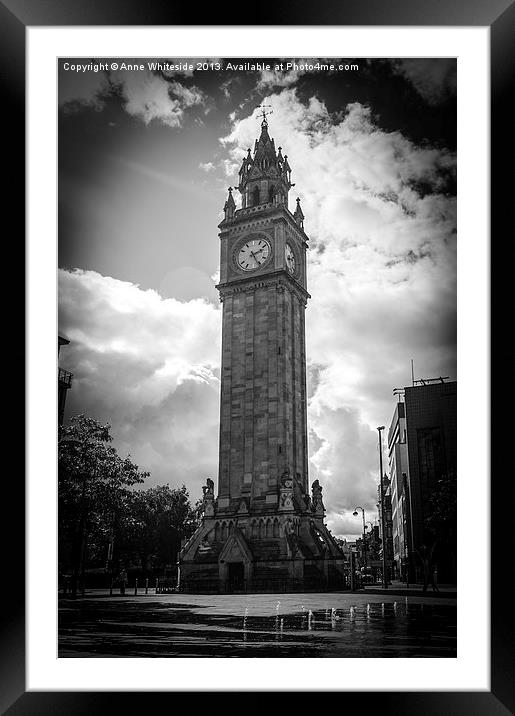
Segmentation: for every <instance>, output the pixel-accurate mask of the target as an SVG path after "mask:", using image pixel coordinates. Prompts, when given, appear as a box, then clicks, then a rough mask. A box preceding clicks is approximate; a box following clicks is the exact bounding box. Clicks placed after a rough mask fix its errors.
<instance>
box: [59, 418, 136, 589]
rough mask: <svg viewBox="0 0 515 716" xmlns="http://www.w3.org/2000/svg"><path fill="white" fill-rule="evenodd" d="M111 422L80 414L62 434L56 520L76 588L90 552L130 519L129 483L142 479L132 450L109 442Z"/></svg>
mask: <svg viewBox="0 0 515 716" xmlns="http://www.w3.org/2000/svg"><path fill="white" fill-rule="evenodd" d="M110 429H111V428H110V425H109V424H104V425H102V424H101V423H99V422H98V421H96V420H94V419H93V418H88V417H86V416H85V415H77V416H75V417H73V418H72V419H71V420H70V423H69V425H67V426H61V427H60V430H59V440H58V523H59V561H60V566H61V568H66V567H71V572H72V574H71V578H72V579H71V587H72V594H73V595H76V593H77V586H78V582H79V579H83V577H84V568H85V562H86V553H87V550H88V548H89V549H90V550H92V552H93V553H95V552H98V550H102V549H106V546H107V544H108V543H109V541H110V540H111V541H112V539H113V535H114V533H115V532H116V530H117V529H119V528H120V522H121V521H123V520H124V519H126V515H127V510H126V509H125V508H126V507H127V504H128V503H129V501H130V499H131V498H130V491H129V488H130V487H131V486H133V485H135V484H137V483H141V482H143V481H144V479H145V477H147V476H148V474H149V473H146V472H140V471H139V469H138V466H137V465H135V464H134V463H133V462H132V461H131V460H130V456H127V457H126V458H121V457H120V456H119V455H118V453H117V451H116V449H115V448H114V447H113V446H112V445H111V442H112V436H111V433H110Z"/></svg>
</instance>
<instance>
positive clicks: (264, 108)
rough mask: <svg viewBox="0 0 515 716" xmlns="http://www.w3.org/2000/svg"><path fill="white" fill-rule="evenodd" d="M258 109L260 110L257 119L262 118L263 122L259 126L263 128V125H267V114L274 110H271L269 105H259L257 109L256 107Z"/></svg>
mask: <svg viewBox="0 0 515 716" xmlns="http://www.w3.org/2000/svg"><path fill="white" fill-rule="evenodd" d="M258 109H260V110H261V113H260V114H258V117H263V121H262V122H261V126H263V125H265V126H266V125H267V124H268V122H267V121H266V117H267V115H268V114H272V113H273V111H274V110H273V109H272V106H271V105H269V104H260V105H259V107H258ZM267 110H268V111H267Z"/></svg>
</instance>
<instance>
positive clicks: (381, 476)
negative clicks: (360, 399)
mask: <svg viewBox="0 0 515 716" xmlns="http://www.w3.org/2000/svg"><path fill="white" fill-rule="evenodd" d="M384 427H385V426H384V425H381V427H380V428H377V433H378V436H379V494H380V495H381V525H382V532H383V535H382V536H383V544H382V553H383V589H388V577H387V574H386V524H385V519H384V484H383V443H382V440H381V437H382V436H381V431H382V430H384Z"/></svg>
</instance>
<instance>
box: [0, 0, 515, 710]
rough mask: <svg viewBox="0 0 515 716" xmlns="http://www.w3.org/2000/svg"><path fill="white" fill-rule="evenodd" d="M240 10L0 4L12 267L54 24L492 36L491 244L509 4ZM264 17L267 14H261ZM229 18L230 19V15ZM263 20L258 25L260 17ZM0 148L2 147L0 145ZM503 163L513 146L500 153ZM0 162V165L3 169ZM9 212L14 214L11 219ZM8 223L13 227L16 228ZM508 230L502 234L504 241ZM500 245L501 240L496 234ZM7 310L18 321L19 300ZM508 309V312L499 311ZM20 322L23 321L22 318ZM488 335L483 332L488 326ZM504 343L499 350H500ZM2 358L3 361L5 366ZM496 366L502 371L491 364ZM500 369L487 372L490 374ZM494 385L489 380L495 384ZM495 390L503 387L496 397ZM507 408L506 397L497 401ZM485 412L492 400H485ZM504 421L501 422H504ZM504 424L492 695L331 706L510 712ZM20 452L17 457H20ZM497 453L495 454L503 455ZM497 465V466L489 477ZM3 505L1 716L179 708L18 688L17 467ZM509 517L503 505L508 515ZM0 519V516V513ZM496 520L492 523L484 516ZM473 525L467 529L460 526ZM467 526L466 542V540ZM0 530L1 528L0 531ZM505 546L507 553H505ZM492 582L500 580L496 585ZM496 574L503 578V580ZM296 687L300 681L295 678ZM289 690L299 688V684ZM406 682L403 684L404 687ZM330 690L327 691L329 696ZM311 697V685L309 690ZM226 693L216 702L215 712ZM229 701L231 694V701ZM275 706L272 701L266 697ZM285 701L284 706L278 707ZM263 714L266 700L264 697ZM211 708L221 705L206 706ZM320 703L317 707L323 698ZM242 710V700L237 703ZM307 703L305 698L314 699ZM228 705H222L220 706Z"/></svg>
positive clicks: (507, 137) (357, 696) (501, 197)
mask: <svg viewBox="0 0 515 716" xmlns="http://www.w3.org/2000/svg"><path fill="white" fill-rule="evenodd" d="M254 10H255V12H254V13H252V9H250V10H247V11H246V12H244V13H243V14H242V12H241V11H240V9H239V7H238V6H234V5H231V6H230V7H224V6H222V7H221V6H220V5H218V4H216V5H215V4H211V5H209V6H203V8H202V23H199V22H198V19H199V18H198V15H199V6H196V5H194V4H185V3H180V4H179V3H178V4H176V5H175V6H171V4H170V2H168V1H167V0H152V1H151V0H146V2H144V3H143V2H136V0H105V2H104V3H97V2H89V3H86V2H85V0H46V1H45V2H42V1H41V0H3V2H0V56H1V60H2V63H1V74H0V81H1V83H2V90H3V92H2V98H3V101H4V107H5V108H6V110H4V113H3V114H4V117H3V119H4V122H5V125H4V126H5V129H4V138H8V141H7V142H6V144H8V145H9V147H10V148H11V150H12V151H13V156H12V161H11V162H10V165H9V167H10V168H9V182H8V185H7V187H6V192H7V196H5V194H4V202H5V203H4V206H6V207H9V211H10V212H12V215H13V216H14V215H15V216H16V217H17V221H18V227H19V228H17V229H16V233H17V235H16V240H14V241H12V242H11V248H12V251H13V252H14V261H18V262H21V264H22V265H24V254H25V249H24V237H23V236H22V232H23V228H22V227H23V226H24V221H23V220H22V218H21V217H23V216H25V204H24V197H25V163H24V149H23V148H24V146H25V129H24V127H25V95H24V88H25V37H26V35H25V32H26V28H27V27H28V26H64V25H70V26H74V25H124V26H126V25H199V24H202V25H222V26H227V25H267V24H270V25H297V26H298V25H347V26H349V25H360V26H366V25H384V26H409V25H413V26H424V25H425V26H487V27H489V28H490V33H491V35H490V36H491V102H492V114H491V157H492V163H491V169H492V179H493V181H492V192H491V216H492V221H491V231H492V234H491V236H492V239H493V237H494V236H497V242H498V244H499V245H501V242H502V240H503V238H505V237H504V236H503V237H502V238H501V230H502V229H503V227H504V226H509V225H510V222H509V221H508V212H510V207H511V205H512V202H513V199H512V197H511V194H512V192H513V190H512V189H511V186H512V185H513V182H511V183H510V181H509V180H508V179H506V181H504V179H503V176H502V170H503V168H505V167H508V166H510V167H512V166H513V164H510V162H509V161H508V155H509V152H510V148H509V147H510V145H511V146H513V137H512V134H513V131H512V124H513V120H512V114H511V113H510V112H509V111H508V106H509V105H508V101H509V99H510V91H511V92H512V88H513V77H514V76H515V75H514V72H513V69H514V67H513V65H514V58H513V37H514V36H515V4H514V3H513V2H511V1H510V0H482V1H481V0H478V2H470V0H453V2H445V3H444V2H432V3H428V2H427V0H389V2H385V1H384V0H359V2H358V1H357V0H339V2H334V1H333V2H330V3H327V2H323V3H311V2H309V3H308V2H306V0H302V1H301V2H296V3H295V4H293V3H292V2H288V0H276V2H274V3H273V6H272V7H269V6H265V5H263V6H261V7H257V8H254ZM265 11H266V13H265ZM229 14H230V15H231V16H230V17H228V16H229ZM265 14H266V16H265ZM4 147H5V145H4ZM511 152H512V154H513V148H512V149H511ZM5 166H6V165H4V167H5ZM16 209H18V211H16ZM15 226H16V224H15ZM508 233H512V231H510V232H508ZM506 239H508V236H507V235H506ZM491 247H492V266H494V259H495V257H496V251H495V243H494V241H493V240H492V244H491ZM497 269H498V267H496V270H495V272H494V273H493V278H495V282H493V283H492V285H495V288H496V291H495V293H494V294H493V295H492V303H491V308H492V312H491V315H492V316H494V315H496V313H497V309H499V310H500V309H501V308H502V307H503V306H506V304H507V303H508V301H509V298H508V295H507V291H508V290H509V284H508V283H506V282H504V283H503V282H502V281H501V280H497V277H498V274H497ZM17 305H18V307H20V306H21V308H22V312H23V313H22V315H23V314H24V310H23V308H24V302H23V297H22V299H21V301H18V304H17ZM508 305H509V304H508ZM4 313H6V314H7V313H8V314H9V315H6V316H5V317H6V318H7V321H8V325H9V322H10V324H11V329H9V328H8V326H7V327H6V328H7V330H6V332H5V335H6V338H7V336H9V337H10V338H11V336H14V337H15V338H14V341H13V339H12V338H11V341H12V342H14V361H15V364H16V365H17V367H18V368H20V366H21V365H22V364H23V362H24V343H23V338H20V323H19V319H18V320H16V319H15V317H14V316H15V314H14V312H11V311H5V312H4ZM22 320H23V318H22ZM492 328H493V326H492ZM505 346H507V344H506V343H505ZM507 351H508V348H507V347H505V348H504V349H503V348H500V349H499V352H498V353H497V354H495V355H494V356H492V383H491V389H492V394H493V391H494V389H495V387H496V381H497V382H499V381H500V380H502V379H503V377H502V371H501V366H502V365H504V364H505V363H504V361H507V359H508V353H507ZM11 360H12V358H11ZM501 361H502V362H501ZM496 366H497V368H498V369H499V370H497V371H496V370H495V368H496ZM496 376H498V377H496ZM16 389H17V391H18V393H17V395H16V400H15V401H14V407H13V412H14V416H12V419H13V421H14V424H15V426H16V427H15V428H14V432H15V433H17V434H18V435H20V433H22V431H21V430H20V428H19V427H18V426H20V425H23V411H24V389H23V387H22V386H20V385H18V384H17V385H16ZM505 393H506V386H505V385H504V384H503V398H505ZM505 399H506V398H505ZM494 405H495V403H494ZM505 422H506V423H507V422H508V421H505ZM507 431H508V425H505V426H502V425H499V426H498V427H497V428H496V431H495V436H492V442H491V455H492V477H493V479H492V483H491V515H492V526H493V528H492V530H491V568H492V589H491V691H490V692H409V691H406V692H381V693H380V692H344V693H341V694H338V702H339V706H338V708H342V709H345V710H346V711H349V710H350V709H352V710H353V711H356V712H358V711H359V712H361V713H363V712H368V711H369V710H370V711H376V710H377V711H378V712H380V713H383V714H384V713H392V714H396V715H397V716H402V715H403V714H409V715H410V716H411V715H412V714H415V713H416V714H417V716H429V715H430V714H461V713H463V714H467V715H468V716H475V715H476V714H477V715H478V716H479V714H481V716H483V715H484V714H492V716H497V714H498V715H499V716H501V715H503V714H508V713H510V712H511V708H512V707H513V704H514V703H515V699H514V693H513V692H514V689H513V678H512V675H513V672H512V668H513V667H512V663H513V662H512V650H511V649H510V647H511V643H510V638H509V632H508V630H507V629H506V628H505V619H506V618H507V613H508V610H510V609H511V606H510V604H511V600H510V599H509V598H508V597H506V596H505V595H504V596H503V590H504V591H506V581H505V580H506V579H507V576H506V573H507V569H508V567H509V563H510V561H511V560H508V559H507V556H508V554H510V555H511V554H513V552H512V551H511V550H512V549H513V537H512V529H511V526H510V524H509V520H508V519H507V515H506V508H505V511H504V512H503V511H502V510H501V507H502V506H503V504H505V501H506V489H505V488H506V483H504V482H503V479H504V475H505V474H507V473H506V467H505V466H506V465H507V464H509V463H508V461H507V460H506V461H504V462H503V463H502V464H503V468H502V469H501V468H500V465H501V460H502V459H503V449H502V448H503V446H504V445H506V444H509V441H508V437H507ZM21 454H23V448H22V452H21ZM504 455H506V452H505V451H504ZM496 465H499V469H498V470H495V467H496ZM4 499H5V503H4V504H5V505H6V506H7V505H8V506H9V510H8V511H9V512H10V513H11V516H13V517H14V519H13V520H12V523H11V524H10V525H9V526H8V527H7V525H6V522H5V521H3V526H4V528H6V531H5V534H4V539H3V547H4V570H3V575H4V577H5V578H4V579H3V580H2V581H3V584H4V589H3V592H4V597H7V598H6V600H5V602H6V605H5V607H4V610H3V612H2V636H1V641H0V643H1V654H0V685H1V686H0V689H1V692H0V709H1V711H2V713H7V714H9V715H10V716H18V714H23V715H24V716H27V715H31V714H38V716H39V715H41V714H47V713H48V714H61V713H62V714H86V713H87V714H97V713H104V712H112V711H113V710H114V709H116V710H118V709H121V708H123V709H124V710H125V712H126V713H136V712H141V711H142V710H146V711H148V710H149V709H155V708H157V706H155V700H156V699H157V698H158V697H159V698H162V697H164V698H165V699H167V701H168V707H167V708H169V707H170V705H171V703H172V702H173V703H174V704H176V705H177V706H178V700H177V696H178V695H179V694H177V693H165V694H163V693H153V692H146V693H127V694H122V693H112V692H109V693H107V692H105V693H97V692H48V691H47V692H26V689H25V610H24V584H25V570H24V563H25V532H24V519H25V517H24V512H25V508H24V506H25V486H24V481H23V479H22V475H21V470H20V469H19V462H18V463H17V464H16V470H15V471H12V470H9V471H8V479H6V480H5V485H4ZM508 509H509V508H508ZM5 512H7V510H6V509H5ZM495 515H503V517H502V518H500V517H499V518H496V519H495V520H494V518H493V516H495ZM471 522H472V521H471ZM472 527H473V525H472V524H471V544H472V543H473V533H472ZM7 530H8V531H7ZM510 545H511V549H510ZM497 575H499V576H497ZM503 575H504V576H503ZM470 580H471V593H472V594H473V589H474V575H470ZM299 679H300V677H299ZM299 683H300V681H299ZM408 686H409V685H407V687H408ZM335 690H337V689H336V688H335ZM313 691H316V683H314V684H313ZM211 696H212V695H210V694H207V693H202V692H201V691H200V692H196V693H195V697H194V698H195V706H194V709H195V711H199V710H200V709H204V708H206V709H210V710H212V707H213V703H212V699H211ZM234 696H235V694H234V693H231V694H224V703H226V699H227V698H228V697H230V699H229V700H230V703H231V704H232V703H233V701H234V698H233V697H234ZM236 696H238V695H237V694H236ZM239 696H240V697H241V696H244V697H245V698H244V702H245V704H246V705H245V706H243V708H244V709H245V711H246V712H248V711H249V712H254V711H255V712H256V713H257V712H258V711H262V709H263V708H264V707H265V703H264V700H265V698H266V697H267V693H266V692H264V693H256V694H254V695H253V697H252V699H248V698H247V697H246V696H245V694H241V693H240V694H239ZM289 696H291V694H284V693H278V694H276V695H275V697H277V701H276V702H275V701H274V703H277V706H278V708H281V704H284V707H287V706H286V698H287V697H289ZM320 696H321V695H320V694H318V696H317V695H316V694H310V693H308V694H303V695H302V699H303V701H304V702H305V705H307V706H308V708H309V704H310V702H311V700H312V699H314V698H317V704H316V708H320V707H322V708H323V707H324V706H323V703H322V702H321V701H320ZM275 697H274V698H275ZM285 697H286V698H285ZM306 699H307V701H306ZM266 701H267V703H266V706H267V707H269V705H270V700H269V698H266ZM216 702H217V704H218V705H219V706H221V701H220V700H219V699H216ZM324 703H325V701H324ZM240 705H241V703H240ZM313 705H315V704H314V701H313ZM231 707H232V706H229V708H231Z"/></svg>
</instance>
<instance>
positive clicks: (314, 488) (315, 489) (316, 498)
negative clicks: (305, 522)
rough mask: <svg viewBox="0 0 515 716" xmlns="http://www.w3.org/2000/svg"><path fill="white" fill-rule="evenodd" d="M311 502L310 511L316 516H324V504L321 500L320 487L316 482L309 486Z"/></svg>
mask: <svg viewBox="0 0 515 716" xmlns="http://www.w3.org/2000/svg"><path fill="white" fill-rule="evenodd" d="M311 495H312V498H311V501H312V510H313V512H314V513H315V514H316V515H322V516H323V515H324V514H325V507H324V502H323V500H322V487H321V485H320V483H319V481H318V480H315V481H314V482H313V484H312V485H311Z"/></svg>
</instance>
